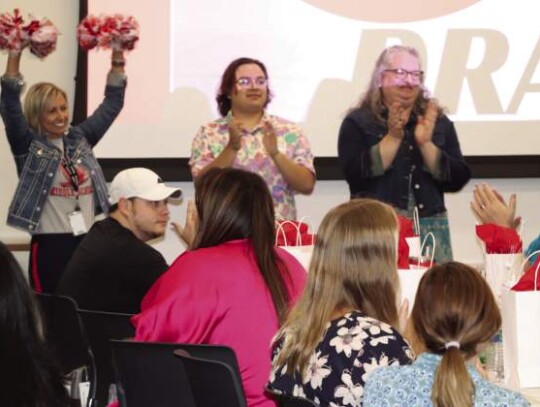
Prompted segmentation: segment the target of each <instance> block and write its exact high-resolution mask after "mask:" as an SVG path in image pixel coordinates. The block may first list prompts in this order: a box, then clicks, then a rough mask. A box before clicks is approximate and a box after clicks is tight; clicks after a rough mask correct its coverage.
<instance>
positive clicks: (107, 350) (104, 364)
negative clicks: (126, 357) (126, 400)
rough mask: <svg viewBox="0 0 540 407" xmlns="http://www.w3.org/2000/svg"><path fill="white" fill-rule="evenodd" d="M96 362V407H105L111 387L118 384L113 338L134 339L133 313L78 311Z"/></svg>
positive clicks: (94, 406)
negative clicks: (113, 362)
mask: <svg viewBox="0 0 540 407" xmlns="http://www.w3.org/2000/svg"><path fill="white" fill-rule="evenodd" d="M77 312H78V314H79V316H80V317H81V320H82V322H83V326H84V331H85V333H86V337H87V338H88V342H89V344H90V348H91V349H92V353H93V355H94V361H95V367H96V369H95V383H96V389H95V398H96V403H95V404H94V405H93V407H105V406H107V404H108V401H109V389H110V386H111V384H114V383H115V380H114V369H113V365H112V354H111V347H110V345H109V339H125V338H132V337H133V336H134V335H135V328H134V327H133V325H131V322H130V319H131V316H132V315H130V314H121V313H114V312H103V311H90V310H82V309H79V310H77Z"/></svg>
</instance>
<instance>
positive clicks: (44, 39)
mask: <svg viewBox="0 0 540 407" xmlns="http://www.w3.org/2000/svg"><path fill="white" fill-rule="evenodd" d="M25 30H26V31H27V32H28V36H29V38H30V52H32V54H34V55H36V56H37V57H39V58H44V57H46V56H47V55H49V54H50V53H51V52H53V51H54V50H55V49H56V41H57V40H58V29H57V28H56V27H55V26H54V25H53V23H52V22H51V21H50V20H48V19H46V18H44V19H43V20H41V21H39V20H37V19H35V18H34V19H32V21H31V22H30V24H28V25H27V26H26V27H25Z"/></svg>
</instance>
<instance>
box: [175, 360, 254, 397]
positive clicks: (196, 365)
mask: <svg viewBox="0 0 540 407" xmlns="http://www.w3.org/2000/svg"><path fill="white" fill-rule="evenodd" d="M174 354H175V355H176V356H177V357H179V358H180V360H182V363H183V364H184V369H185V370H186V374H187V377H188V379H189V383H190V386H191V392H192V393H193V398H194V400H195V404H196V405H197V407H222V406H227V407H247V404H246V399H245V397H244V393H243V389H242V382H241V380H240V377H239V376H238V374H237V372H235V371H234V369H233V368H232V367H231V366H230V365H228V364H227V363H223V362H220V361H216V360H208V359H200V358H197V357H193V356H190V355H189V353H188V352H186V351H185V350H183V349H179V350H175V351H174Z"/></svg>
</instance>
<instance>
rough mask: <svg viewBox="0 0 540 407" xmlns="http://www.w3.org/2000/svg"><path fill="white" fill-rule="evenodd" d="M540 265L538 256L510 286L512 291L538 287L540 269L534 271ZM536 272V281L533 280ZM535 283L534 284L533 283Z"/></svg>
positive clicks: (529, 289)
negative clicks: (514, 283) (513, 284)
mask: <svg viewBox="0 0 540 407" xmlns="http://www.w3.org/2000/svg"><path fill="white" fill-rule="evenodd" d="M538 267H540V256H538V257H537V258H536V262H535V263H534V264H533V265H532V266H531V267H529V268H528V269H527V271H525V273H523V275H522V276H521V278H520V279H519V281H518V282H517V283H516V285H515V286H513V287H512V290H514V291H534V290H538V289H540V270H539V272H538V273H536V269H537V268H538ZM535 274H536V281H535ZM535 283H536V284H535Z"/></svg>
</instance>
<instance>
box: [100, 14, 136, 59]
mask: <svg viewBox="0 0 540 407" xmlns="http://www.w3.org/2000/svg"><path fill="white" fill-rule="evenodd" d="M138 40H139V23H137V20H135V19H134V18H133V17H132V16H125V15H122V14H114V15H112V16H105V17H103V20H102V25H101V36H100V39H99V46H100V47H102V48H110V49H112V50H115V51H126V50H127V51H130V50H132V49H133V48H134V47H135V43H136V42H137V41H138Z"/></svg>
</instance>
